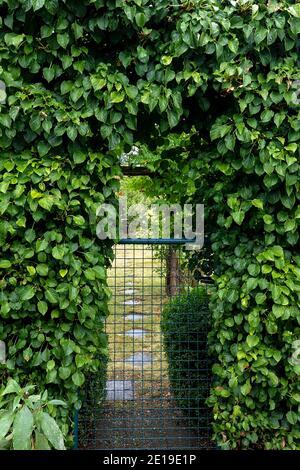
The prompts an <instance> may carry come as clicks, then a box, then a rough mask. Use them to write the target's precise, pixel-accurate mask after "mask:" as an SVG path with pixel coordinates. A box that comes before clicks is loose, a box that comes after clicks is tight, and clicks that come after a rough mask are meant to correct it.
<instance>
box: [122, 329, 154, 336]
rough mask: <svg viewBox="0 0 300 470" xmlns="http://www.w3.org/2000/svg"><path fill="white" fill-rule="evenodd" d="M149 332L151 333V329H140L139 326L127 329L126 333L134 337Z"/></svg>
mask: <svg viewBox="0 0 300 470" xmlns="http://www.w3.org/2000/svg"><path fill="white" fill-rule="evenodd" d="M147 334H149V331H146V330H140V329H139V328H134V329H133V330H128V331H125V335H126V336H131V337H132V338H142V337H143V336H145V335H147Z"/></svg>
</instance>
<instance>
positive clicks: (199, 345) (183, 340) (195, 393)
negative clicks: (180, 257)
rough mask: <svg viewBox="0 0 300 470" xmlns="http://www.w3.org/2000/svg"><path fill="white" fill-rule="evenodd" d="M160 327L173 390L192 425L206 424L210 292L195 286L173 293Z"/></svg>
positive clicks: (164, 311) (208, 376)
mask: <svg viewBox="0 0 300 470" xmlns="http://www.w3.org/2000/svg"><path fill="white" fill-rule="evenodd" d="M161 328H162V332H163V343H164V349H165V353H166V356H167V360H168V366H169V379H170V386H171V392H172V394H173V396H174V398H175V400H176V402H177V404H178V406H179V407H180V408H181V409H182V411H183V413H184V414H185V415H186V416H188V417H189V418H190V419H191V423H193V425H195V426H198V425H201V423H203V424H205V420H206V416H207V411H206V410H205V400H206V398H207V396H208V391H209V382H210V373H209V370H208V355H207V333H208V328H209V310H208V295H207V292H206V290H205V289H204V288H196V289H193V290H191V291H190V292H188V293H184V294H181V295H178V296H176V297H174V298H173V299H172V300H171V301H170V302H169V303H168V304H167V305H166V306H165V308H164V310H163V312H162V319H161Z"/></svg>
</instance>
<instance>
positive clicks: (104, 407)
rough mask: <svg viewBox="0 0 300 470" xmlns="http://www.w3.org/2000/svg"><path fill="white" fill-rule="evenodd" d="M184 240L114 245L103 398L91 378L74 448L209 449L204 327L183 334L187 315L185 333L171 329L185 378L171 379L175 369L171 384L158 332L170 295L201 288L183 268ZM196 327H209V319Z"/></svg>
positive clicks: (128, 241)
mask: <svg viewBox="0 0 300 470" xmlns="http://www.w3.org/2000/svg"><path fill="white" fill-rule="evenodd" d="M183 243H184V241H179V240H172V239H170V240H158V241H154V240H151V239H149V240H140V239H139V240H126V241H124V242H122V243H120V244H118V245H117V246H116V247H115V260H114V263H113V266H112V268H111V269H110V272H109V280H108V282H109V286H110V288H111V289H112V292H113V296H112V300H111V303H110V315H109V316H108V318H107V321H106V333H107V335H108V340H109V362H108V369H107V381H106V389H105V396H104V397H103V398H104V399H101V396H99V395H98V396H97V393H98V392H97V389H98V388H99V389H101V387H97V386H95V384H97V377H94V378H93V379H92V382H91V383H90V384H89V394H88V395H89V396H88V399H87V404H86V409H88V413H87V412H81V413H80V414H79V434H78V435H79V443H78V444H79V448H89V449H114V450H116V449H163V450H168V449H207V448H211V443H210V433H209V427H210V426H209V422H210V414H209V411H208V409H207V407H206V405H205V399H206V397H207V395H208V390H209V385H210V373H209V369H210V364H209V359H208V356H207V350H206V338H207V331H206V330H205V331H201V332H200V334H201V336H200V337H199V334H198V332H195V328H194V327H191V331H189V321H188V319H189V316H188V317H187V320H185V325H184V328H185V332H187V334H185V335H184V337H180V336H178V334H177V336H176V333H177V331H174V332H171V336H170V338H171V341H173V342H174V344H173V346H175V347H176V350H177V353H179V356H178V357H179V364H180V361H181V357H182V367H183V368H184V369H185V378H184V379H181V378H180V377H179V378H177V375H176V371H175V377H173V380H171V381H170V377H169V373H168V360H167V357H166V353H165V350H164V349H165V348H164V340H163V334H162V330H161V314H162V311H163V309H164V308H165V306H166V305H167V304H168V302H169V301H170V299H172V298H173V299H174V298H175V299H180V297H182V296H185V298H186V296H188V293H189V292H192V291H193V290H194V289H195V287H196V285H197V284H198V285H199V282H196V281H195V279H194V278H193V276H192V273H191V272H190V270H189V269H188V268H187V267H186V266H185V263H184V258H185V256H186V255H185V250H184V247H183ZM205 281H207V279H205ZM200 284H201V281H200ZM206 286H207V284H206ZM206 289H207V287H206ZM205 315H208V309H205ZM199 324H202V325H204V327H203V328H205V329H207V326H206V325H207V322H202V323H201V322H200V323H199ZM177 326H178V325H177ZM180 328H181V325H179V327H178V328H177V327H176V330H177V329H178V330H180ZM198 328H199V327H198ZM173 333H174V335H175V336H172V334H173ZM173 338H174V339H173ZM203 338H205V340H204V339H203ZM191 347H192V348H193V349H194V350H195V349H197V355H196V358H195V356H194V357H193V359H188V358H187V352H188V350H189V349H190V348H191ZM180 367H181V366H180ZM173 375H174V374H173ZM193 381H194V382H193ZM183 382H185V383H183ZM187 382H190V387H189V390H188V391H187V394H188V396H183V398H182V393H181V392H180V391H179V398H178V390H179V388H184V387H185V385H186V383H187ZM200 382H201V387H199V383H200ZM98 385H99V384H98ZM100 385H101V384H100ZM199 390H200V392H199ZM199 393H200V394H201V397H199V396H198V395H199ZM197 394H198V395H197ZM199 398H200V399H199Z"/></svg>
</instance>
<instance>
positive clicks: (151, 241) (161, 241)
mask: <svg viewBox="0 0 300 470" xmlns="http://www.w3.org/2000/svg"><path fill="white" fill-rule="evenodd" d="M186 243H195V238H194V239H192V240H187V239H186V238H122V239H121V240H120V241H119V242H118V244H119V245H185V244H186Z"/></svg>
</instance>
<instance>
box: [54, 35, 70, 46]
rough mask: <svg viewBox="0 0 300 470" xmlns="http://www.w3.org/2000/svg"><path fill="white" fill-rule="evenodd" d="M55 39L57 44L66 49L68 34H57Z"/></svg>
mask: <svg viewBox="0 0 300 470" xmlns="http://www.w3.org/2000/svg"><path fill="white" fill-rule="evenodd" d="M56 39H57V42H58V44H59V45H60V46H61V47H63V48H64V49H66V47H67V45H68V44H69V39H70V38H69V35H68V33H62V34H60V33H59V34H57V35H56Z"/></svg>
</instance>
